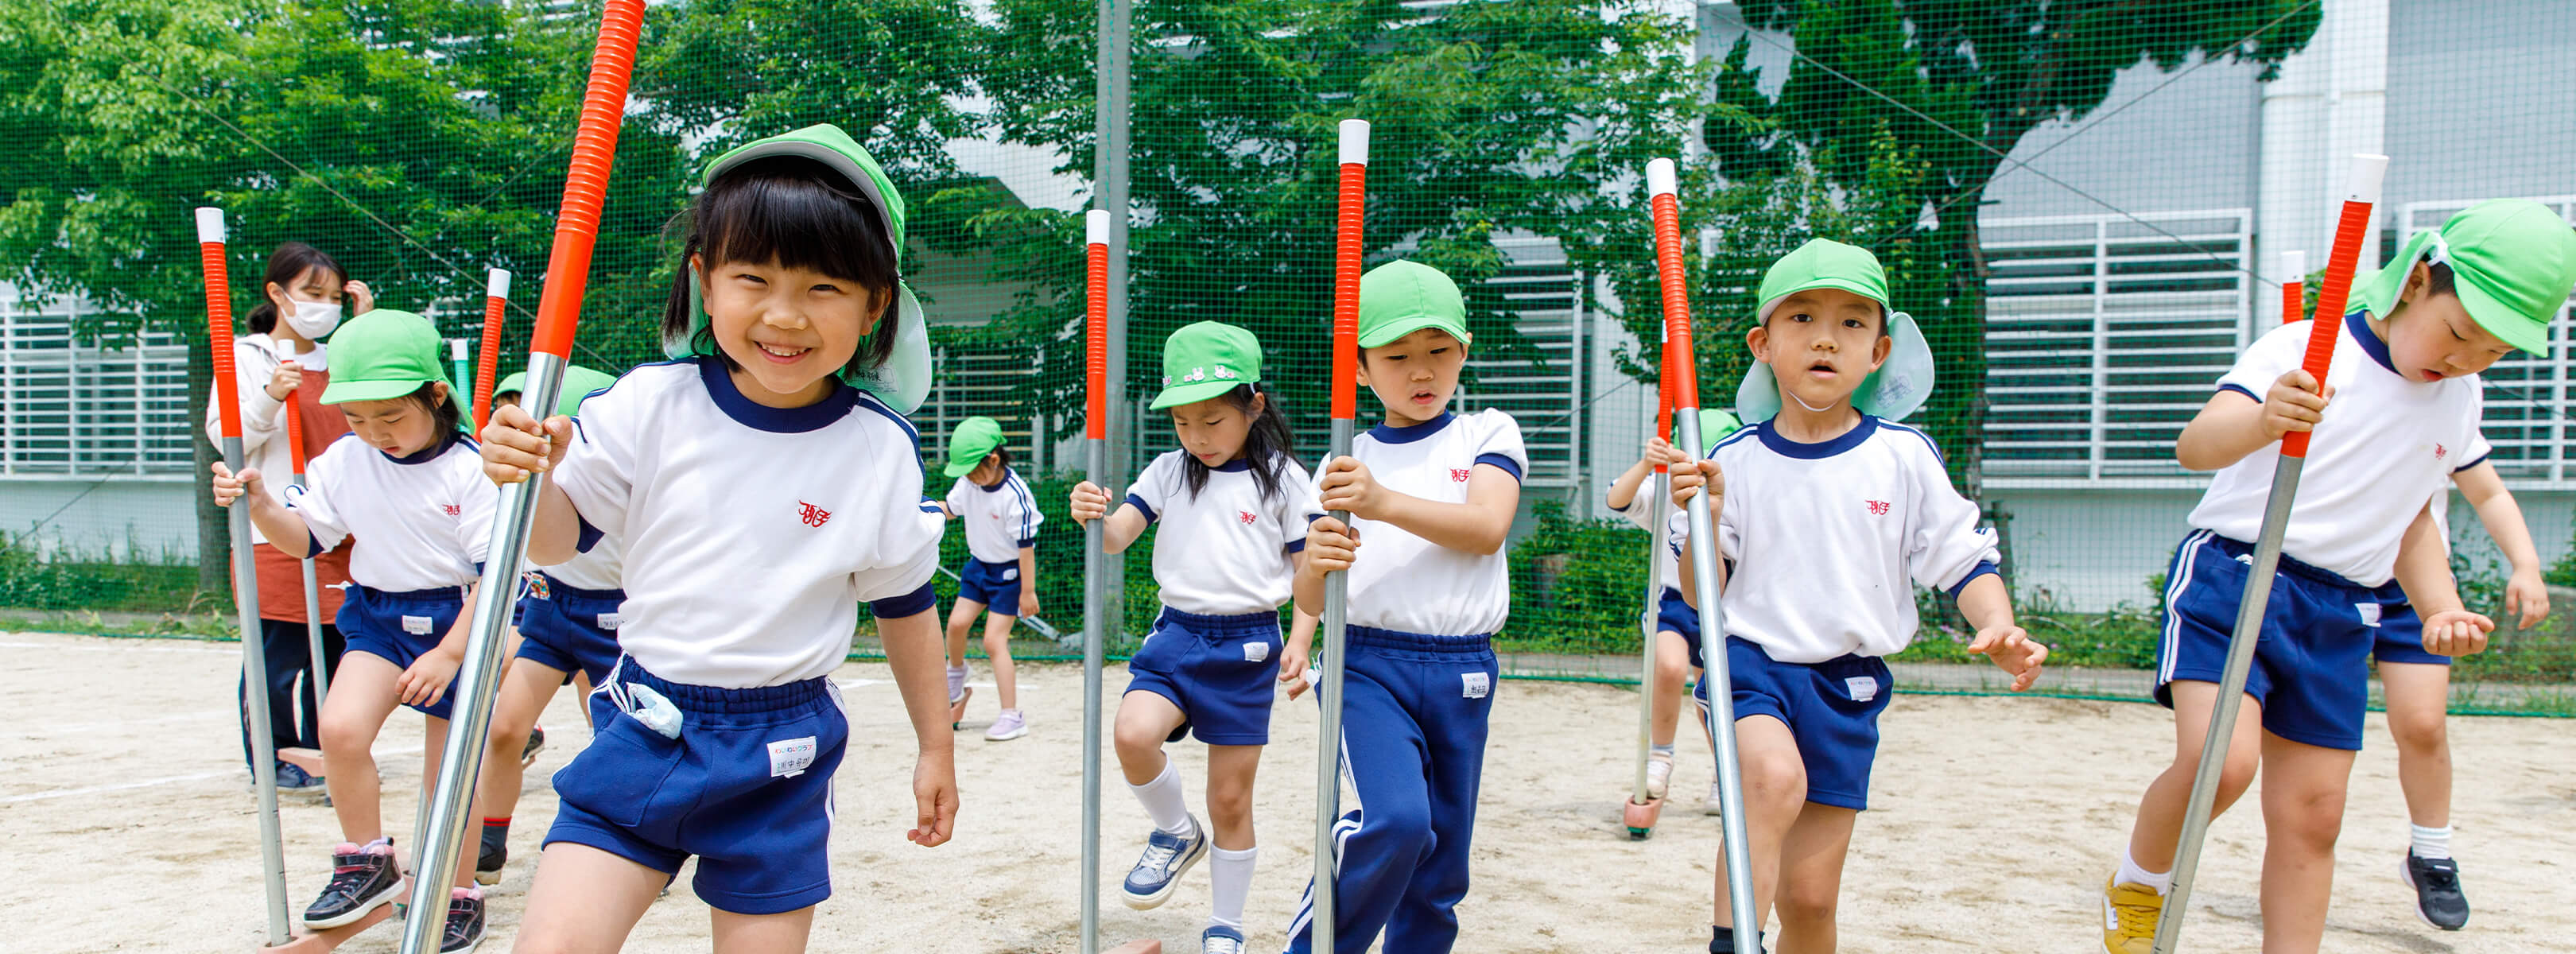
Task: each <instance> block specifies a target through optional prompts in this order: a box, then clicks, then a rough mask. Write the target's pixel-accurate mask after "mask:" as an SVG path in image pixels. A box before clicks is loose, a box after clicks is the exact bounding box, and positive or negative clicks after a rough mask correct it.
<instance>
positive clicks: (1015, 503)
mask: <svg viewBox="0 0 2576 954" xmlns="http://www.w3.org/2000/svg"><path fill="white" fill-rule="evenodd" d="M942 473H945V474H947V475H948V476H950V477H953V478H956V481H957V482H956V483H954V484H951V485H949V487H948V497H947V499H946V500H945V501H943V502H942V503H941V504H940V505H939V506H940V509H941V510H942V511H943V512H945V513H947V514H948V516H949V517H951V518H954V519H957V520H963V521H965V522H966V566H965V567H964V569H963V570H962V571H961V572H959V573H958V574H957V602H956V604H955V605H953V606H951V607H949V610H948V704H949V706H950V708H952V709H954V708H957V707H959V706H961V705H962V704H963V703H964V702H965V701H966V633H967V631H968V630H969V629H972V628H973V627H974V625H975V616H976V614H979V613H983V612H985V610H986V609H987V608H990V609H991V611H992V615H991V616H989V617H987V618H986V619H985V621H984V655H985V656H986V657H987V658H988V659H990V660H991V663H992V666H993V688H994V691H995V692H996V693H997V694H999V695H1000V696H1001V702H1002V712H1001V714H1000V715H997V716H994V717H993V725H992V726H991V727H990V728H987V729H985V730H984V739H985V741H988V742H1007V741H1009V740H1012V739H1016V738H1019V737H1021V736H1024V735H1027V734H1029V719H1028V716H1027V714H1025V713H1023V712H1021V711H1020V684H1019V677H1018V674H1017V673H1016V672H1014V671H1013V667H1012V665H1011V626H1012V625H1013V624H1015V623H1018V622H1019V619H1020V617H1022V616H1035V615H1037V613H1038V557H1037V545H1038V524H1041V523H1044V522H1046V515H1045V514H1041V513H1039V512H1038V498H1037V496H1036V495H1034V494H1031V493H1029V482H1028V481H1025V480H1021V479H1020V475H1019V472H1017V471H1014V470H1012V469H1011V452H1010V451H1007V450H1003V449H1002V425H1001V423H1000V422H998V421H995V420H993V419H992V418H989V417H970V418H967V419H965V420H963V421H959V422H957V431H956V433H954V434H951V435H949V437H948V467H947V469H946V470H944V471H942Z"/></svg>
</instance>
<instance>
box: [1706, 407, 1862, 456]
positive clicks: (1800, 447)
mask: <svg viewBox="0 0 2576 954" xmlns="http://www.w3.org/2000/svg"><path fill="white" fill-rule="evenodd" d="M1748 430H1753V431H1758V432H1760V436H1761V438H1762V446H1764V447H1767V448H1770V449H1771V451H1772V452H1773V453H1776V454H1779V455H1780V456H1782V457H1795V458H1797V459H1799V460H1823V459H1825V458H1827V457H1832V456H1834V455H1836V454H1840V453H1842V452H1844V451H1847V450H1850V449H1852V448H1855V447H1859V446H1860V445H1861V444H1862V442H1865V441H1867V440H1869V436H1870V435H1871V434H1875V433H1878V418H1875V417H1872V416H1870V415H1867V414H1863V415H1861V416H1860V423H1858V424H1855V425H1852V429H1851V430H1848V431H1844V432H1843V433H1842V434H1841V435H1839V436H1836V437H1834V438H1832V439H1831V440H1825V441H1819V442H1817V443H1813V444H1807V443H1801V442H1799V441H1793V440H1790V439H1788V438H1787V437H1784V436H1782V435H1781V434H1780V432H1779V431H1778V430H1777V429H1775V428H1774V427H1773V422H1771V421H1764V422H1762V423H1760V424H1756V425H1753V426H1752V427H1751V428H1748ZM1729 436H1733V435H1729Z"/></svg>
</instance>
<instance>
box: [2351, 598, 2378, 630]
mask: <svg viewBox="0 0 2576 954" xmlns="http://www.w3.org/2000/svg"><path fill="white" fill-rule="evenodd" d="M2352 608H2353V609H2355V610H2358V611H2360V613H2361V625H2364V626H2368V627H2371V628H2372V629H2377V628H2379V604H2377V603H2355V604H2353V605H2352Z"/></svg>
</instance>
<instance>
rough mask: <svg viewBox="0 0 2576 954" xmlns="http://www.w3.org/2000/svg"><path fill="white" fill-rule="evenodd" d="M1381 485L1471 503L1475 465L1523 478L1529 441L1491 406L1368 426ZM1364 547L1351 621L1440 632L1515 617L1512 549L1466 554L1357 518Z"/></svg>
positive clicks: (1477, 628) (1368, 459)
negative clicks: (1409, 422) (1412, 421)
mask: <svg viewBox="0 0 2576 954" xmlns="http://www.w3.org/2000/svg"><path fill="white" fill-rule="evenodd" d="M1351 456H1352V457H1355V458H1358V459H1359V461H1360V463H1363V464H1366V465H1368V469H1369V473H1370V474H1371V475H1373V476H1374V477H1375V478H1376V479H1377V483H1378V485H1379V486H1382V487H1385V488H1386V489H1388V490H1392V491H1395V492H1397V493H1401V494H1409V495H1411V496H1415V497H1420V498H1422V499H1424V500H1429V501H1433V502H1436V503H1466V502H1467V480H1468V478H1469V476H1470V475H1471V474H1473V473H1474V472H1475V469H1476V467H1477V465H1480V464H1481V465H1487V466H1492V467H1496V468H1499V469H1501V470H1502V471H1503V472H1504V473H1507V474H1510V475H1511V477H1512V479H1513V480H1519V479H1521V477H1522V475H1523V474H1526V473H1528V471H1529V449H1528V448H1527V447H1526V446H1525V445H1524V444H1523V443H1522V442H1521V426H1520V422H1518V421H1514V420H1512V416H1511V415H1509V414H1505V413H1503V412H1501V411H1498V410H1494V409H1491V408H1488V409H1486V410H1483V411H1478V412H1476V413H1474V414H1466V415H1461V414H1457V413H1454V412H1446V411H1444V412H1442V413H1441V415H1440V416H1439V417H1437V418H1433V419H1432V420H1430V421H1428V422H1425V423H1422V424H1417V425H1414V426H1412V427H1388V426H1385V425H1380V426H1378V427H1374V428H1370V429H1369V430H1368V432H1367V433H1364V434H1361V435H1359V436H1358V437H1356V438H1354V439H1352V441H1351ZM1351 529H1353V530H1356V531H1358V532H1359V538H1360V549H1359V553H1358V555H1357V557H1356V558H1355V559H1354V560H1353V562H1352V564H1351V568H1350V570H1349V573H1350V582H1349V583H1348V584H1347V586H1348V593H1347V597H1348V600H1349V602H1348V604H1347V605H1348V607H1349V609H1348V616H1347V617H1346V618H1347V619H1348V620H1349V621H1350V622H1351V623H1352V624H1353V625H1357V626H1374V627H1377V628H1379V629H1392V630H1400V631H1403V632H1409V633H1424V634H1430V635H1439V636H1473V635H1485V634H1490V633H1493V632H1496V631H1498V630H1501V629H1502V628H1503V622H1504V621H1505V620H1507V619H1510V618H1511V611H1512V581H1511V572H1510V568H1509V565H1508V561H1507V559H1506V558H1505V556H1504V554H1505V552H1506V551H1505V550H1503V549H1496V550H1495V551H1494V552H1492V553H1487V554H1472V553H1461V552H1459V551H1456V550H1452V549H1449V548H1447V547H1443V546H1438V545H1435V544H1433V543H1432V542H1431V541H1429V540H1425V539H1423V538H1421V537H1418V536H1414V535H1413V534H1412V533H1411V532H1409V531H1406V530H1404V529H1403V528H1400V527H1397V526H1396V525H1394V524H1391V523H1381V522H1378V521H1375V520H1360V519H1353V520H1352V521H1351Z"/></svg>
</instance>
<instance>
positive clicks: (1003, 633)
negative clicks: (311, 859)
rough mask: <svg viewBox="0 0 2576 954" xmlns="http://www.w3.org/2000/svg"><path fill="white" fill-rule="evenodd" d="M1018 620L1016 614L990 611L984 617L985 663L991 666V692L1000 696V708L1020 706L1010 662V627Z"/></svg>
mask: <svg viewBox="0 0 2576 954" xmlns="http://www.w3.org/2000/svg"><path fill="white" fill-rule="evenodd" d="M1019 621H1020V618H1019V617H1017V616H1004V615H1002V614H1000V613H992V614H988V615H986V616H985V617H984V655H985V657H986V665H989V666H992V667H993V692H994V694H995V695H998V696H1000V697H1001V701H1002V708H1005V709H1017V708H1019V707H1020V682H1019V677H1018V675H1016V670H1017V667H1015V666H1013V665H1012V664H1011V627H1012V626H1013V625H1014V624H1017V623H1018V622H1019Z"/></svg>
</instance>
